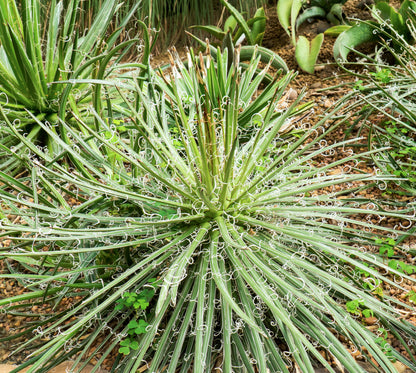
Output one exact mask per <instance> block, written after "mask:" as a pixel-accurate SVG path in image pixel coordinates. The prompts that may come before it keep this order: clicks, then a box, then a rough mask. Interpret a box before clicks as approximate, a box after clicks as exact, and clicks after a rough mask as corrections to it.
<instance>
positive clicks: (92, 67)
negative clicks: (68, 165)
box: [0, 0, 139, 172]
mask: <svg viewBox="0 0 416 373" xmlns="http://www.w3.org/2000/svg"><path fill="white" fill-rule="evenodd" d="M79 3H80V0H72V1H69V2H68V4H67V7H66V8H65V7H64V4H63V3H62V2H61V1H59V2H58V1H56V0H53V1H50V2H48V5H47V10H43V11H41V8H42V5H41V2H40V1H39V0H23V1H20V2H18V1H15V0H13V1H3V2H1V4H0V104H1V105H2V106H3V108H4V111H5V113H6V114H7V117H8V119H9V120H10V121H14V129H15V130H16V131H20V132H22V133H27V136H28V138H30V139H31V140H32V142H33V143H34V144H36V145H39V146H48V148H49V151H50V153H51V154H55V155H58V154H59V153H60V152H61V150H59V149H56V146H55V143H54V141H52V140H51V138H50V137H48V136H47V135H46V134H45V133H44V132H42V131H41V128H40V127H39V126H38V125H37V124H36V120H35V118H36V119H37V120H45V121H48V122H50V123H51V124H53V125H55V126H56V128H58V121H57V117H58V114H59V115H60V116H61V117H62V118H64V117H65V116H66V115H67V109H69V108H70V110H72V111H74V112H75V113H77V114H78V115H79V113H80V111H82V110H83V107H84V108H85V105H86V104H87V105H89V104H90V103H91V101H92V100H93V95H94V92H93V90H92V89H91V86H90V83H91V81H89V80H93V79H97V80H99V79H103V78H104V77H106V76H107V75H108V74H110V72H111V71H114V70H115V69H117V68H118V67H119V65H118V64H117V62H119V59H120V58H121V56H122V55H123V53H125V52H126V51H127V50H128V49H129V48H130V47H131V46H132V45H133V44H134V43H137V44H138V43H139V40H138V39H132V40H128V41H125V42H123V43H120V44H118V45H117V46H115V42H116V41H117V38H118V36H119V34H120V33H121V32H122V30H123V26H124V25H125V24H126V23H127V22H128V20H129V18H130V17H131V16H132V14H133V12H134V11H135V9H136V8H137V7H138V6H139V3H137V5H136V6H135V7H133V8H132V9H131V11H130V13H128V14H127V15H126V17H125V18H124V19H123V20H121V23H120V25H119V28H118V29H117V30H115V31H114V32H113V33H112V34H111V35H108V34H107V32H108V28H109V25H110V22H111V21H112V18H113V16H114V15H115V14H116V12H117V8H118V6H119V1H118V0H105V1H103V3H102V6H101V8H100V10H99V12H98V14H97V18H96V20H95V22H93V23H92V25H91V28H90V29H89V30H88V31H86V32H84V30H79V29H78V28H77V22H78V20H79V14H80V13H79V9H78V6H79ZM44 6H46V5H44ZM116 57H118V59H116ZM110 62H111V67H109V64H110ZM63 82H70V84H69V85H68V84H63ZM98 93H99V92H98V91H96V92H95V94H96V95H97V94H98ZM34 117H35V118H34ZM66 119H69V118H66ZM1 129H2V132H1V135H0V147H1V149H0V158H1V159H2V162H1V163H2V166H1V169H2V170H3V171H10V170H12V171H15V172H18V171H19V170H20V168H19V166H18V163H20V161H18V162H17V163H16V158H13V162H12V163H10V162H9V161H8V160H5V158H6V157H9V156H10V152H13V153H17V154H20V157H23V156H24V154H25V153H26V151H25V146H24V145H23V144H21V143H19V141H18V140H17V138H16V136H15V135H14V134H13V133H12V132H10V131H9V132H8V131H7V129H6V126H4V125H3V124H2V125H1Z"/></svg>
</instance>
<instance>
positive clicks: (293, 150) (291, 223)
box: [0, 52, 416, 373]
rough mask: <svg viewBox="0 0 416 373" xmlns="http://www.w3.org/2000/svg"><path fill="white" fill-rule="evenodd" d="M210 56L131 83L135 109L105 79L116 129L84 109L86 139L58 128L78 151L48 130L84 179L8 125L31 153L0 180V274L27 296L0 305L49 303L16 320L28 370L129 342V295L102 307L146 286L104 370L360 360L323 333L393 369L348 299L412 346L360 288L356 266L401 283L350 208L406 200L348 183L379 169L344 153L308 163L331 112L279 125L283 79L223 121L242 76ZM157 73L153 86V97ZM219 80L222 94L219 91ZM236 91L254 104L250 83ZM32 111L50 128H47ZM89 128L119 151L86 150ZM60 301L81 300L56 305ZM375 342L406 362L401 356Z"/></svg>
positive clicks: (393, 315) (276, 367)
mask: <svg viewBox="0 0 416 373" xmlns="http://www.w3.org/2000/svg"><path fill="white" fill-rule="evenodd" d="M218 55H219V56H220V57H219V64H220V66H221V67H218V68H217V66H216V65H215V64H214V62H213V61H212V60H211V59H210V58H209V57H208V58H207V59H206V60H205V61H203V60H199V59H198V58H192V57H190V64H189V65H188V70H187V71H188V77H187V78H183V77H182V76H181V74H179V72H178V71H179V70H180V69H181V68H182V67H181V66H180V67H179V68H178V71H177V73H176V75H173V76H171V77H170V79H168V78H166V79H165V82H164V83H163V84H162V83H161V85H160V86H158V84H157V83H155V84H154V85H153V86H150V87H148V89H147V92H148V94H149V96H151V97H152V98H148V97H147V96H144V95H143V94H142V92H141V91H140V90H137V92H135V93H136V94H138V95H140V96H141V102H142V105H143V106H142V107H141V108H140V110H138V112H136V111H135V109H134V107H133V105H134V104H132V103H130V101H129V99H128V95H127V94H126V93H122V91H120V94H121V95H122V96H123V97H124V98H125V102H126V106H127V107H129V109H130V111H131V122H130V123H127V124H128V126H129V133H130V135H131V137H130V138H129V139H123V136H122V135H121V134H120V133H118V132H117V131H116V128H112V127H110V126H108V124H107V120H104V119H101V118H100V117H99V115H98V114H96V116H97V120H99V121H100V123H101V130H100V131H94V130H92V129H91V128H90V127H89V126H88V125H86V124H83V122H82V119H81V118H80V119H79V121H80V125H83V126H84V128H85V129H86V130H87V131H88V132H89V135H88V137H87V138H85V137H83V136H80V135H79V133H77V132H75V131H73V130H72V129H71V127H70V126H66V124H65V123H62V126H66V129H67V131H68V133H70V134H71V136H73V139H74V142H76V143H77V145H78V146H77V148H75V149H74V148H71V147H69V146H67V145H65V143H63V142H62V140H60V139H59V138H58V137H57V136H55V140H56V141H57V142H59V143H60V144H61V145H62V146H63V147H66V151H68V152H69V153H71V154H72V156H73V157H76V158H77V159H78V160H79V161H80V162H82V163H83V164H84V166H85V169H87V170H89V175H85V174H81V173H79V172H77V170H66V169H65V168H64V167H61V166H60V165H59V164H58V163H57V162H54V161H53V160H51V159H49V158H48V155H47V154H45V153H43V152H42V150H41V149H38V148H36V147H33V146H31V144H30V141H28V140H27V139H26V138H25V137H24V136H21V141H23V142H24V143H26V144H27V145H28V146H30V148H31V150H32V155H31V157H29V158H28V159H27V162H28V166H30V167H31V170H32V171H31V174H30V175H28V176H27V177H25V178H22V179H21V180H18V181H16V180H14V179H13V178H11V177H9V176H8V175H6V174H4V173H1V174H0V175H1V179H0V181H1V182H2V183H3V184H2V188H1V198H2V201H3V205H4V206H5V208H4V211H3V219H2V229H3V232H4V233H2V236H3V237H5V238H7V239H9V240H10V241H11V244H10V247H9V248H3V249H2V252H1V253H0V255H1V257H2V258H3V260H5V261H6V263H8V265H9V268H10V271H11V274H10V275H1V277H2V278H7V277H9V278H11V277H12V278H15V279H18V280H19V281H20V282H21V283H22V284H24V285H25V286H26V288H27V290H28V292H27V293H25V294H23V295H21V296H16V297H13V298H9V299H3V300H1V301H0V306H2V307H3V310H5V311H6V312H9V313H11V314H13V313H16V312H23V313H25V314H30V315H31V316H34V317H35V316H36V315H32V313H31V312H30V309H31V307H32V305H33V304H38V303H45V302H51V303H52V304H55V308H54V313H51V314H48V315H43V316H42V317H41V318H40V319H39V321H38V322H37V323H34V324H31V325H28V326H27V329H26V330H28V331H29V332H32V331H33V332H35V336H34V337H33V338H32V339H31V340H30V341H29V342H27V343H26V344H24V345H23V346H21V347H20V349H25V348H28V347H29V346H33V347H35V349H37V350H36V351H35V352H34V354H33V355H32V356H31V358H30V359H29V361H28V363H27V364H29V363H33V364H34V365H33V367H32V368H31V369H30V372H44V371H47V370H48V369H50V368H51V367H52V366H54V365H56V364H58V363H59V362H60V361H62V360H66V359H69V358H71V357H73V358H74V359H75V362H74V364H77V363H78V362H79V361H81V360H86V361H88V360H89V359H88V349H89V348H90V347H92V346H94V347H96V349H95V351H94V354H93V355H94V356H96V357H97V358H98V357H99V355H98V353H100V352H101V353H102V355H100V356H101V357H100V358H98V360H99V361H98V364H97V366H98V365H99V364H100V363H101V362H102V361H103V360H104V359H105V358H106V357H107V356H108V354H109V353H110V352H111V351H112V350H113V349H119V348H120V343H122V342H123V341H125V340H126V338H127V337H131V336H129V335H128V332H129V324H130V322H132V321H137V322H138V321H139V320H138V317H137V312H136V310H135V309H134V307H130V308H124V309H122V310H120V307H119V305H120V302H122V300H123V299H126V297H128V296H130V295H129V294H132V293H136V294H142V292H143V291H144V290H146V289H148V290H150V291H151V293H150V294H152V295H151V296H149V299H148V301H149V305H148V307H147V308H146V310H145V312H144V313H141V317H142V320H144V322H145V325H147V326H146V329H145V333H143V330H140V331H139V332H137V336H135V337H134V338H135V340H134V342H135V343H131V344H130V347H131V349H130V353H129V354H128V355H126V356H120V357H119V359H118V360H117V361H116V362H115V366H114V369H115V371H117V372H136V371H137V369H138V368H141V367H144V366H147V367H148V369H147V370H146V371H148V372H161V371H167V372H171V373H173V372H188V371H189V370H191V371H193V372H196V373H199V372H209V371H211V369H213V368H214V366H220V367H221V369H222V371H223V372H232V371H233V372H257V371H259V372H267V371H270V372H290V371H294V369H295V368H296V369H298V370H300V371H302V372H307V373H312V372H314V366H316V364H318V363H319V364H322V365H324V366H326V367H327V368H328V370H329V371H330V372H334V369H333V368H332V367H331V366H330V364H329V363H328V361H326V359H324V358H323V357H322V355H321V353H320V351H322V350H324V351H326V352H327V353H328V356H332V357H333V358H334V359H336V361H338V363H339V364H341V365H342V366H344V367H345V369H346V370H347V371H348V372H352V373H355V372H364V369H363V368H362V367H360V365H359V364H358V363H357V362H356V361H355V360H354V358H353V357H352V356H351V355H350V353H349V352H348V351H347V345H344V344H342V343H341V342H340V340H339V337H340V336H344V337H345V338H346V339H347V340H348V341H350V343H351V344H352V345H354V346H356V348H358V349H359V350H360V351H362V352H363V354H365V355H368V356H371V357H372V358H373V359H374V361H376V362H377V363H378V364H379V365H380V371H384V372H396V370H395V368H394V366H393V364H392V361H391V360H390V358H389V357H388V356H386V355H385V353H384V351H383V349H382V348H381V347H380V346H379V345H378V344H377V343H376V342H375V339H376V336H375V335H374V334H372V333H371V332H370V331H369V330H368V329H367V328H366V326H365V325H363V323H362V322H361V319H360V318H354V317H352V316H351V315H350V314H349V313H348V312H347V311H346V309H345V302H346V301H350V300H357V299H359V300H360V301H362V304H364V305H365V307H366V308H369V309H371V310H373V312H374V315H375V316H376V317H377V318H378V319H379V323H380V326H383V327H384V328H385V329H387V330H389V331H390V332H391V333H392V334H394V335H395V336H396V337H397V338H398V339H399V340H400V341H401V342H402V344H403V345H404V346H405V347H406V348H407V351H408V352H409V355H410V356H414V344H413V347H411V343H412V342H414V340H415V338H416V327H415V326H414V325H411V324H409V323H408V322H406V321H404V320H401V319H400V318H399V316H400V313H399V312H398V310H397V308H399V307H403V308H408V306H406V305H405V304H402V303H400V302H399V301H397V300H395V299H392V298H390V297H389V296H387V295H386V296H385V297H384V298H383V299H379V298H378V297H376V296H375V295H373V294H371V292H370V291H369V290H365V289H364V288H363V286H362V284H361V282H360V281H359V278H357V275H356V273H357V271H356V270H360V269H361V270H365V271H368V272H369V273H370V274H371V275H372V276H373V277H374V279H380V280H382V281H383V282H385V283H388V284H390V286H392V287H397V288H399V289H400V288H401V286H400V284H398V283H395V281H394V280H392V277H391V276H390V274H395V275H396V276H401V278H405V279H407V280H409V281H415V280H414V279H413V280H412V279H410V278H409V277H408V276H406V275H403V274H400V273H398V272H397V271H395V270H393V269H391V268H388V267H387V266H386V265H385V264H384V263H383V260H382V259H381V258H380V257H378V256H377V255H376V254H373V253H371V252H369V251H367V247H369V246H371V244H372V243H373V242H374V233H372V232H371V230H372V229H374V228H378V227H377V226H375V225H373V224H372V223H371V222H370V221H369V220H367V219H363V220H355V219H354V216H356V215H357V214H362V215H363V216H364V217H368V218H370V217H376V218H379V219H382V218H383V217H399V218H400V217H403V216H405V215H406V214H407V213H411V211H406V210H402V211H389V210H388V209H387V208H386V206H382V205H381V204H375V203H373V204H372V205H371V203H372V201H370V200H368V199H365V198H362V197H359V196H358V195H355V193H354V192H357V190H360V189H362V188H365V187H366V184H368V183H370V184H371V183H374V182H378V181H380V180H379V178H378V177H377V176H373V175H366V174H362V173H359V174H351V175H346V174H345V173H344V172H341V173H332V172H329V171H330V170H332V169H333V168H336V167H338V168H339V167H342V165H345V164H346V162H352V163H354V162H356V161H357V159H358V157H357V156H356V155H350V156H348V157H346V158H344V159H341V160H334V161H333V162H331V163H328V164H327V165H323V166H318V165H316V164H315V163H314V159H315V157H317V156H320V155H328V154H330V153H331V152H332V151H333V150H335V149H337V148H339V147H343V146H347V145H348V143H349V142H348V141H347V142H344V143H340V144H335V145H330V146H321V145H322V141H321V140H322V139H323V137H324V136H325V132H326V131H325V130H323V129H324V124H325V123H326V121H327V120H329V119H330V118H334V117H335V116H336V111H337V108H335V109H334V111H333V112H331V113H330V114H329V116H328V117H325V118H323V119H322V120H320V121H319V122H318V123H317V124H315V125H313V126H308V125H307V124H304V125H303V131H304V132H303V134H300V135H299V133H297V134H296V136H289V137H288V136H287V135H286V136H282V135H281V133H280V130H281V129H282V128H284V127H286V126H287V122H288V121H289V120H291V119H290V118H289V117H290V115H292V114H293V110H294V108H295V107H297V106H298V104H299V102H300V100H301V99H302V95H300V97H299V98H298V99H297V100H296V101H295V102H293V103H292V104H291V105H290V106H289V107H287V106H284V103H282V100H281V98H282V97H283V95H284V92H285V90H286V88H287V85H288V83H289V82H290V80H291V79H292V78H293V76H286V77H284V78H283V79H285V83H284V84H282V83H281V81H275V82H274V83H272V84H273V85H272V87H267V88H266V89H270V90H271V91H273V92H274V95H273V97H272V98H271V99H270V102H269V104H268V105H267V106H266V107H264V108H263V109H262V110H259V114H253V116H252V118H251V127H250V128H249V129H247V128H240V124H239V121H238V118H239V112H240V111H244V109H245V108H244V107H243V105H242V101H240V97H239V95H240V94H242V91H241V89H240V84H242V82H244V81H245V78H244V76H242V73H241V71H240V70H238V69H235V68H234V65H232V66H231V68H230V69H227V67H226V66H227V64H226V63H225V64H224V65H221V59H223V60H224V61H226V60H227V57H226V54H224V55H223V54H221V53H219V52H218V54H217V58H218ZM223 67H224V68H225V69H226V70H225V71H223V72H222V73H221V72H220V70H221V69H222V68H223ZM182 79H186V80H187V81H188V82H190V84H191V86H190V87H189V88H190V89H191V90H192V91H193V92H194V94H193V99H194V101H193V102H192V104H189V96H188V95H186V94H184V95H182V93H183V92H181V91H180V90H179V88H180V87H182V86H183V83H184V82H183V81H182ZM155 81H156V82H157V79H155ZM166 84H167V85H170V86H171V92H173V95H172V96H171V97H170V98H169V97H168V96H166V95H164V94H163V92H161V91H162V90H163V89H164V88H166V86H165V85H166ZM178 87H179V88H178ZM221 87H227V88H226V89H225V92H228V95H226V96H221V92H223V91H221ZM252 97H253V102H254V103H255V102H256V98H255V92H253V96H252ZM260 97H261V96H260ZM214 98H215V99H214ZM218 98H220V101H219V102H220V104H218V102H217V99H218ZM172 108H173V110H172ZM338 119H339V118H338ZM292 120H294V119H293V118H292ZM38 123H39V125H41V126H42V127H43V128H44V130H45V131H47V132H48V133H50V134H51V136H54V135H53V131H52V130H51V129H50V128H49V126H48V124H46V123H42V122H40V121H39V122H38ZM127 124H126V125H127ZM10 125H11V124H10ZM297 125H298V126H302V125H301V122H299V123H298V124H297ZM335 127H336V126H335ZM247 130H249V131H250V133H251V136H250V137H249V138H247V137H246V136H245V134H246V132H247ZM108 131H111V133H112V134H113V136H112V137H111V138H110V139H109V138H108V136H107V133H108ZM93 139H94V140H95V142H96V144H97V145H98V146H99V147H100V148H107V150H108V151H106V152H105V154H109V150H111V151H112V152H114V154H116V155H117V157H118V161H119V163H118V164H117V165H115V163H114V162H113V160H110V159H109V157H108V156H107V157H106V156H102V157H99V156H97V152H96V151H95V148H94V149H91V146H90V145H89V144H90V143H91V142H92V140H93ZM241 139H243V140H241ZM87 140H88V141H87ZM348 185H350V189H348V188H347V186H348ZM351 185H352V186H353V187H352V188H351ZM355 186H356V188H355ZM338 187H345V188H346V189H342V188H338ZM324 189H325V190H326V192H324ZM328 190H329V191H328ZM36 191H37V192H36ZM360 206H362V207H360ZM17 218H18V220H16V219H17ZM407 218H408V219H409V220H412V221H413V220H414V218H413V217H412V216H411V215H410V214H409V216H408V217H407ZM16 221H19V223H16ZM333 222H334V223H333ZM384 232H385V234H395V233H397V232H395V231H394V230H392V229H390V230H389V229H387V228H386V229H385V230H384ZM368 265H369V266H368ZM155 279H156V280H155ZM75 296H79V297H82V300H78V301H74V303H73V304H72V305H71V307H69V308H68V309H67V310H62V308H60V305H59V304H60V303H61V302H62V301H65V300H66V299H67V298H73V297H75ZM120 300H121V301H120ZM63 304H64V303H63ZM63 304H61V306H62V305H63ZM142 325H143V324H142ZM138 329H140V327H139V328H138ZM99 336H102V337H103V339H102V340H100V342H97V341H98V338H99ZM10 338H12V337H10ZM42 338H48V339H49V341H48V342H47V343H45V342H43V340H42ZM407 343H408V344H409V346H410V347H408V346H407ZM39 344H40V345H39ZM411 348H413V350H412V351H411V350H410V349H411ZM392 354H393V356H394V358H396V359H398V360H400V361H402V362H403V363H404V364H406V365H407V366H409V367H411V369H415V367H416V364H415V363H416V362H415V361H414V359H413V360H412V361H409V360H407V359H406V358H405V357H404V356H401V355H400V354H399V353H398V352H397V351H396V350H393V352H392Z"/></svg>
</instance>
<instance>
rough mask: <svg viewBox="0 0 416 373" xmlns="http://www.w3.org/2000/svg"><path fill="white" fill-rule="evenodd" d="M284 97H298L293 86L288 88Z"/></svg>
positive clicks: (292, 98) (290, 99)
mask: <svg viewBox="0 0 416 373" xmlns="http://www.w3.org/2000/svg"><path fill="white" fill-rule="evenodd" d="M286 97H287V99H288V100H289V101H295V100H296V99H297V98H298V92H297V91H296V90H295V89H293V88H289V90H288V92H287V96H286Z"/></svg>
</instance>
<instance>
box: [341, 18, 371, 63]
mask: <svg viewBox="0 0 416 373" xmlns="http://www.w3.org/2000/svg"><path fill="white" fill-rule="evenodd" d="M373 31H374V26H372V25H371V24H367V23H362V22H360V23H359V24H357V25H354V26H352V27H351V28H349V29H348V30H346V31H344V32H343V33H341V34H340V35H339V36H338V38H337V40H335V44H334V57H335V59H338V58H341V60H343V61H346V60H347V56H348V54H349V53H350V51H351V50H353V49H354V48H355V47H357V46H359V45H361V44H363V43H366V42H370V41H376V40H378V39H379V36H378V35H377V34H374V33H373Z"/></svg>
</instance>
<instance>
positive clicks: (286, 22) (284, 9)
mask: <svg viewBox="0 0 416 373" xmlns="http://www.w3.org/2000/svg"><path fill="white" fill-rule="evenodd" d="M292 4H293V0H279V1H278V2H277V17H278V18H279V22H280V24H281V25H282V27H283V28H284V30H285V31H286V33H287V34H288V35H289V36H290V15H291V9H292Z"/></svg>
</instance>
